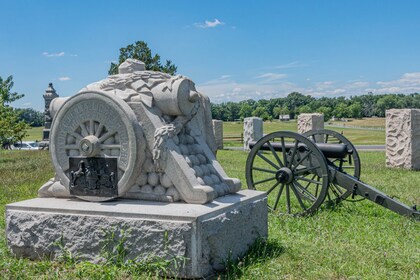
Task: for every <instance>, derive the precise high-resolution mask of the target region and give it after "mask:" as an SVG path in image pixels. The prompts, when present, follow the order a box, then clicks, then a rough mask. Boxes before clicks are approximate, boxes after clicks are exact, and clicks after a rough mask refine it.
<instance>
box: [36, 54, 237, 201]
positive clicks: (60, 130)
mask: <svg viewBox="0 0 420 280" xmlns="http://www.w3.org/2000/svg"><path fill="white" fill-rule="evenodd" d="M50 107H51V115H52V116H53V117H54V120H53V124H52V127H51V146H50V148H51V154H52V159H53V165H54V168H55V170H56V179H54V180H56V181H57V182H55V183H57V184H61V185H62V188H57V187H55V188H52V186H55V185H56V184H47V185H44V186H43V189H42V191H40V192H39V193H40V195H42V196H43V197H45V196H54V197H59V196H60V197H62V196H63V195H65V194H66V192H62V189H63V188H65V189H67V190H69V192H67V193H69V194H71V195H76V194H77V197H79V198H81V199H85V200H88V201H106V200H110V199H113V198H115V197H126V198H132V199H146V200H155V201H161V202H174V201H177V200H183V201H185V202H187V203H206V202H209V201H211V200H213V199H214V198H216V197H219V196H222V195H226V194H229V193H234V192H237V191H238V190H239V189H240V187H241V183H240V181H239V180H238V179H235V178H229V177H228V176H227V175H226V173H225V172H224V171H223V168H222V167H221V166H220V164H219V163H218V162H217V159H216V158H215V151H216V143H215V139H214V132H213V126H212V123H211V108H210V100H209V99H208V97H207V96H205V95H204V94H201V93H199V92H197V90H196V89H195V85H194V83H193V82H192V81H191V80H190V79H188V78H186V77H183V76H180V75H177V76H171V75H168V74H166V73H160V72H155V71H146V70H145V68H144V63H143V62H141V61H137V60H133V59H128V60H127V61H125V62H124V63H122V64H121V65H120V67H119V74H117V75H111V76H109V77H108V78H106V79H104V80H102V81H99V82H96V83H93V84H90V85H88V86H87V87H86V88H84V89H83V90H81V91H80V92H79V93H78V94H76V95H74V96H72V97H70V98H56V99H55V101H53V102H52V103H51V106H50ZM89 158H98V159H97V162H109V163H110V162H111V159H110V158H116V159H117V166H118V170H115V169H113V170H110V169H111V165H110V164H87V163H89ZM105 158H108V160H105V161H103V160H102V159H105ZM69 162H74V163H75V162H78V164H79V165H80V166H79V167H78V168H73V167H74V165H73V166H72V165H70V164H69ZM91 162H93V160H91ZM197 170H198V173H197ZM200 170H201V171H202V172H199V171H200ZM162 176H168V177H169V179H170V181H171V183H170V184H171V185H170V186H169V187H173V189H171V190H170V191H166V189H165V186H162V185H161V184H160V182H159V179H160V178H161V177H162ZM146 177H147V178H148V179H147V180H144V178H146ZM72 178H73V179H72ZM112 178H116V180H114V179H112ZM102 179H103V180H102ZM76 181H77V182H78V183H77V184H72V183H75V182H76ZM111 181H112V182H111ZM114 181H117V182H116V184H114V183H115V182H114ZM107 182H108V183H107ZM165 183H168V181H165ZM76 185H77V188H78V190H77V192H76V191H75V189H74V188H76V187H75V186H76ZM48 186H50V187H48ZM109 186H116V188H117V189H118V190H117V192H116V191H115V190H110V189H109ZM72 187H73V189H71V188H72ZM169 187H168V186H167V187H166V188H169ZM107 188H108V189H107ZM55 190H59V192H57V191H55ZM71 195H70V196H71ZM70 196H69V197H70Z"/></svg>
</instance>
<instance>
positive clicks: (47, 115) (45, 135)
mask: <svg viewBox="0 0 420 280" xmlns="http://www.w3.org/2000/svg"><path fill="white" fill-rule="evenodd" d="M58 96H59V95H58V94H57V92H56V91H55V89H54V87H53V84H52V83H49V84H48V88H47V89H46V90H45V94H44V95H43V97H44V101H45V108H44V129H43V130H42V141H41V143H39V149H40V150H48V149H49V142H50V130H51V123H52V116H51V112H50V104H51V101H52V100H53V99H55V98H57V97H58Z"/></svg>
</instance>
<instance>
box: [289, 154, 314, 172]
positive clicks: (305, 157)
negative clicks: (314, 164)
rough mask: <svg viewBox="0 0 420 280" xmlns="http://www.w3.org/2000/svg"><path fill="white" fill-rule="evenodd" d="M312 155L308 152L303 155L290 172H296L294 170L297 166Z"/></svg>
mask: <svg viewBox="0 0 420 280" xmlns="http://www.w3.org/2000/svg"><path fill="white" fill-rule="evenodd" d="M311 154H312V151H309V152H308V153H307V154H306V155H304V156H303V157H302V158H301V159H300V160H299V161H298V162H297V163H296V164H295V168H293V169H292V171H293V172H294V171H295V170H296V168H297V167H298V166H299V164H301V163H302V162H303V161H304V160H305V159H307V158H308V157H309V156H310V155H311Z"/></svg>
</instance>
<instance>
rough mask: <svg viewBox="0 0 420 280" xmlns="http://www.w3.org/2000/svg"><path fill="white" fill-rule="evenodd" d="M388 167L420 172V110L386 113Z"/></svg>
mask: <svg viewBox="0 0 420 280" xmlns="http://www.w3.org/2000/svg"><path fill="white" fill-rule="evenodd" d="M386 166H388V167H399V168H407V169H414V170H420V109H391V110H387V111H386Z"/></svg>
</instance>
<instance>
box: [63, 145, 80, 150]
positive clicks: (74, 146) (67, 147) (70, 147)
mask: <svg viewBox="0 0 420 280" xmlns="http://www.w3.org/2000/svg"><path fill="white" fill-rule="evenodd" d="M64 149H66V150H78V149H79V145H65V146H64Z"/></svg>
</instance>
